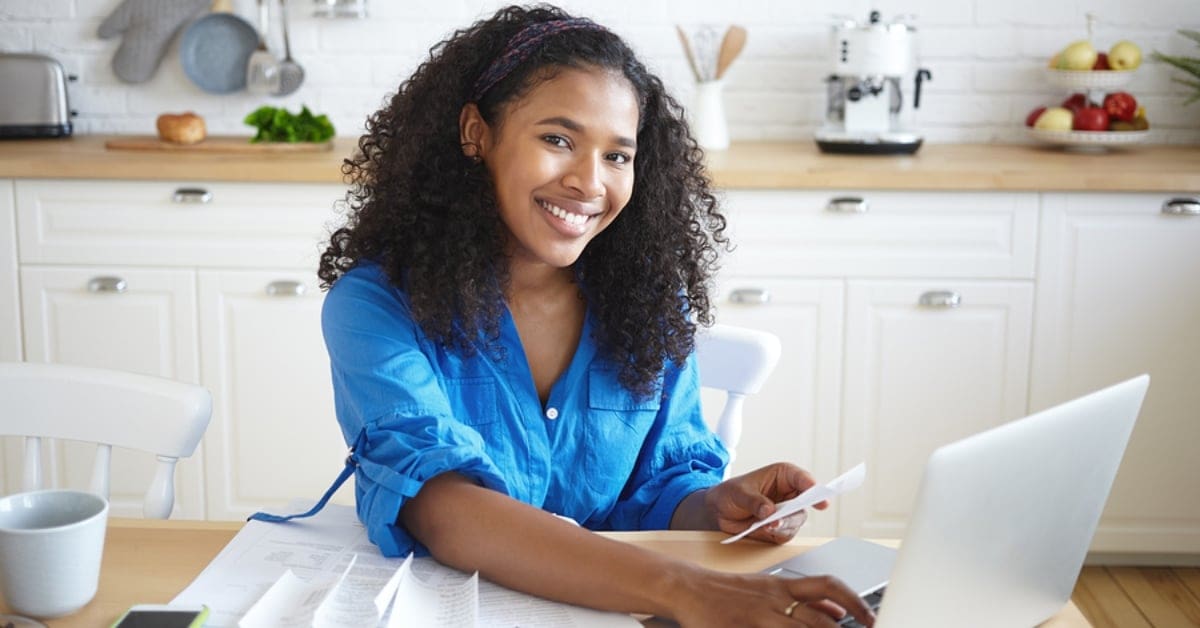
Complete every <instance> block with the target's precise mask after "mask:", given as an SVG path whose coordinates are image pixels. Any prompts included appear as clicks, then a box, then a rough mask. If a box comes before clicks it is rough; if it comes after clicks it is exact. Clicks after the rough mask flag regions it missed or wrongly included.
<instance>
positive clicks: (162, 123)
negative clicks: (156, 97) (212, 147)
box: [155, 111, 205, 144]
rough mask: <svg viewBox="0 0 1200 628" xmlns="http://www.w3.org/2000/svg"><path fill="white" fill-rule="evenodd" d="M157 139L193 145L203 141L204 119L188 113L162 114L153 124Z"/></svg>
mask: <svg viewBox="0 0 1200 628" xmlns="http://www.w3.org/2000/svg"><path fill="white" fill-rule="evenodd" d="M155 124H156V126H157V127H158V137H160V138H161V139H162V140H163V141H165V142H174V143H175V144H195V143H196V142H199V141H201V140H203V139H204V136H205V129H204V118H201V117H200V116H198V115H196V114H194V113H192V112H191V111H188V112H186V113H181V114H173V113H164V114H162V115H161V116H158V120H157V122H156V123H155Z"/></svg>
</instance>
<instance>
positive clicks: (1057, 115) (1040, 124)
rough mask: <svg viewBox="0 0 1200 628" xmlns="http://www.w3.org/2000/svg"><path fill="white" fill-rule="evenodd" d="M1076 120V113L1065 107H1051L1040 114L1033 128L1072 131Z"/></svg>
mask: <svg viewBox="0 0 1200 628" xmlns="http://www.w3.org/2000/svg"><path fill="white" fill-rule="evenodd" d="M1074 122H1075V114H1073V113H1071V110H1070V109H1067V108H1065V107H1050V108H1048V109H1046V110H1045V111H1043V112H1042V115H1040V116H1038V119H1037V120H1036V121H1034V123H1033V128H1035V129H1045V130H1047V131H1070V130H1071V127H1072V126H1073V125H1074Z"/></svg>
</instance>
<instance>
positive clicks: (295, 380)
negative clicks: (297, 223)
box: [200, 271, 354, 519]
mask: <svg viewBox="0 0 1200 628" xmlns="http://www.w3.org/2000/svg"><path fill="white" fill-rule="evenodd" d="M316 281H317V280H316V278H315V277H314V276H313V274H312V273H301V272H295V271H284V272H265V271H264V272H258V271H245V272H242V271H201V272H200V303H201V310H200V336H201V362H202V363H203V374H204V375H203V382H204V384H205V385H206V386H208V387H209V388H210V389H211V390H212V392H213V399H214V407H213V421H212V424H211V425H210V426H209V428H208V433H207V435H206V436H205V451H206V456H207V458H206V463H207V469H208V505H209V518H212V519H241V518H244V517H246V516H247V515H249V514H251V513H253V512H254V511H256V510H261V509H273V510H275V511H280V510H282V509H283V508H284V506H285V505H286V504H287V502H288V501H289V500H290V499H292V498H308V499H316V498H318V497H320V496H321V494H322V493H323V492H324V491H325V489H326V488H327V487H328V486H329V484H330V483H331V482H332V481H333V479H334V478H335V477H337V474H338V472H339V471H340V470H341V469H342V466H343V462H344V460H345V457H346V450H347V448H346V446H345V443H344V441H343V439H342V435H341V431H340V430H339V429H338V424H337V420H336V418H335V416H334V411H333V393H332V385H331V383H330V375H329V358H328V356H327V354H326V352H325V345H324V342H323V341H322V338H321V323H320V319H321V304H322V302H323V293H322V292H321V291H320V290H319V289H318V288H317V285H316ZM352 484H353V482H347V484H346V486H344V487H343V488H342V490H341V492H340V493H339V494H338V498H337V501H340V502H342V503H353V495H354V493H353V487H352Z"/></svg>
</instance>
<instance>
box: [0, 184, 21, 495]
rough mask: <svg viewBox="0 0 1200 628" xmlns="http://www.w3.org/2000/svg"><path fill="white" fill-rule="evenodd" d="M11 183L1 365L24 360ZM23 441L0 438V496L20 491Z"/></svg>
mask: <svg viewBox="0 0 1200 628" xmlns="http://www.w3.org/2000/svg"><path fill="white" fill-rule="evenodd" d="M18 283H19V282H18V281H17V223H16V209H15V208H14V207H13V184H12V181H8V180H0V362H19V361H20V360H21V356H22V351H21V306H20V303H21V299H20V298H19V297H20V293H19V292H18V288H17V285H18ZM20 441H21V439H19V438H13V437H0V495H7V494H9V493H15V492H16V491H18V490H20V488H21V487H20V480H19V479H18V478H20V477H21V465H20V461H21V453H20V452H21V449H20V444H21V442H20Z"/></svg>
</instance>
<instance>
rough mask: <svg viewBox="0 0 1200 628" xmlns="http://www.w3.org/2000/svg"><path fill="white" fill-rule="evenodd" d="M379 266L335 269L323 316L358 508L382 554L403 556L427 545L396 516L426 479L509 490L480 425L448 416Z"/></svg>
mask: <svg viewBox="0 0 1200 628" xmlns="http://www.w3.org/2000/svg"><path fill="white" fill-rule="evenodd" d="M381 275H382V271H381V270H380V269H379V268H378V267H377V266H370V265H368V266H360V267H358V268H355V269H354V270H352V271H350V272H349V273H347V274H346V275H345V276H343V277H342V278H341V279H339V280H338V281H337V283H336V284H334V286H333V288H332V289H330V291H329V294H328V295H327V296H326V298H325V304H324V307H323V310H322V317H321V324H322V330H323V332H324V336H325V345H326V348H327V349H328V351H329V360H330V367H331V370H332V376H333V390H334V402H335V406H336V410H337V419H338V423H339V424H340V426H341V429H342V435H343V436H344V438H345V439H346V442H347V443H348V444H350V445H353V446H354V447H355V455H356V457H357V459H358V468H357V470H356V473H355V485H356V490H355V492H356V497H357V504H358V517H359V519H360V520H362V522H363V525H365V526H366V528H367V534H368V537H369V538H370V540H371V542H373V543H375V544H376V545H378V546H379V549H380V551H381V552H382V553H383V554H384V555H385V556H404V555H407V554H408V553H409V552H412V551H413V550H414V549H419V550H421V551H422V553H423V548H422V547H421V546H420V545H419V543H418V542H417V541H416V539H414V538H413V537H412V536H411V535H410V534H409V533H408V531H407V530H406V529H404V527H403V526H402V525H399V524H398V522H397V516H398V515H399V512H400V509H401V508H402V507H403V506H404V504H405V503H406V502H407V500H409V499H410V498H412V497H413V496H415V495H416V494H417V491H419V490H420V489H421V487H422V486H423V485H424V483H425V481H426V480H428V479H430V478H432V477H434V476H436V475H438V474H440V473H444V472H447V471H455V472H457V473H460V474H462V475H464V476H466V477H468V478H471V479H473V480H474V481H475V482H477V483H479V484H480V485H483V486H486V487H488V488H491V489H493V490H496V491H499V492H502V493H508V490H507V487H506V485H505V481H504V478H503V475H502V474H501V472H500V470H499V468H498V467H497V465H496V464H495V463H494V462H493V461H492V460H491V459H490V458H489V457H488V456H487V454H486V451H485V448H484V443H483V439H482V438H481V437H480V435H479V433H478V432H476V431H475V430H474V429H473V428H471V427H470V426H468V425H465V424H464V423H462V422H460V421H458V420H456V419H455V418H454V414H453V410H452V409H451V405H450V402H449V400H448V399H447V396H446V391H445V389H444V387H443V385H442V383H441V381H440V379H439V377H438V374H437V372H436V370H435V368H434V366H433V364H432V363H431V361H430V360H429V358H428V357H427V355H426V354H425V353H423V352H422V350H421V348H422V342H423V340H422V338H423V337H422V336H421V335H420V331H419V329H418V327H417V325H416V324H415V323H414V322H413V320H412V317H411V315H410V313H409V311H408V308H407V304H406V302H405V301H404V300H403V298H402V296H401V295H400V293H399V292H397V291H396V290H394V289H393V288H391V286H390V285H388V283H387V282H386V281H383V280H382V276H381Z"/></svg>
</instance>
